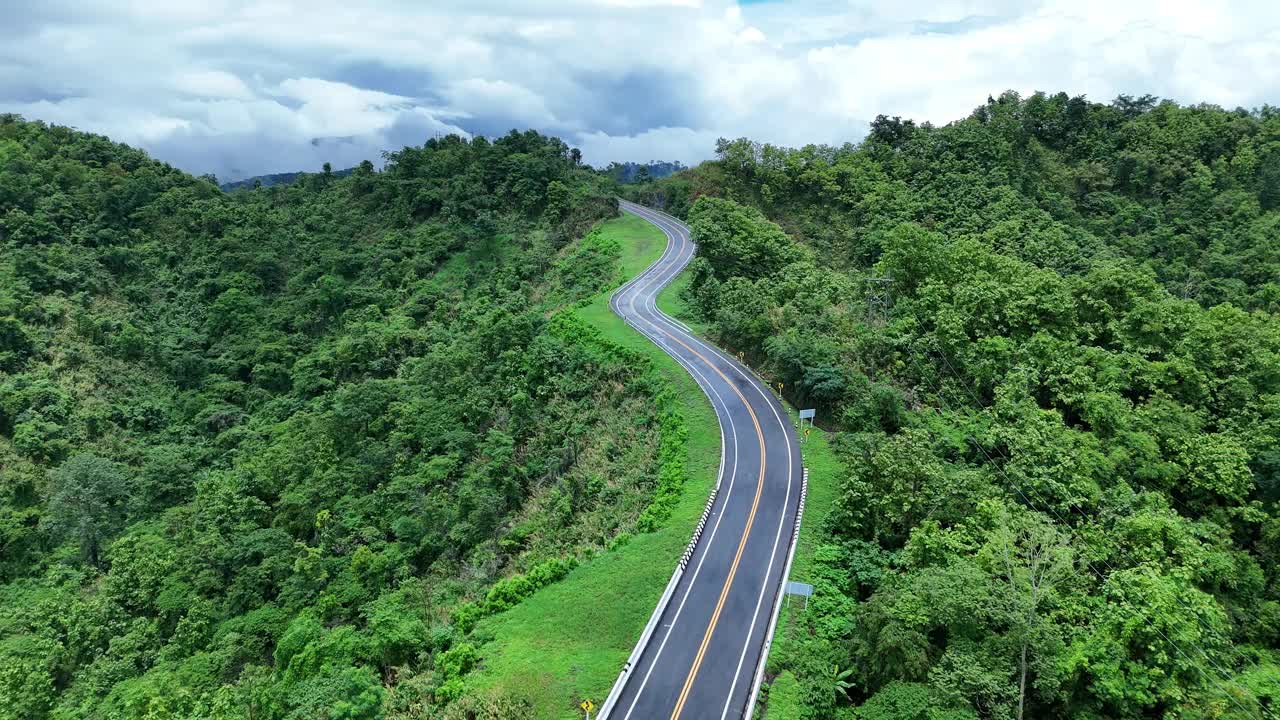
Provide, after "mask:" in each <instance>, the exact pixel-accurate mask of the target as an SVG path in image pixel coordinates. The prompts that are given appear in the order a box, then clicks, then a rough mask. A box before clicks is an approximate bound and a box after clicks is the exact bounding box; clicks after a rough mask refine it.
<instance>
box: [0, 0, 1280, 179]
mask: <svg viewBox="0 0 1280 720" xmlns="http://www.w3.org/2000/svg"><path fill="white" fill-rule="evenodd" d="M0 10H2V12H3V17H4V21H3V23H0V112H15V113H18V114H20V115H23V116H24V117H26V118H28V119H40V120H45V121H47V122H52V123H58V124H61V125H70V126H72V127H75V128H78V129H80V130H86V131H91V132H97V133H103V134H106V135H108V136H110V137H111V138H112V139H115V140H118V141H121V142H126V143H129V144H131V145H134V146H137V147H142V148H144V149H146V150H147V151H149V152H150V153H151V154H152V155H154V156H155V157H158V158H160V159H162V160H165V161H167V162H170V163H172V164H174V165H176V166H178V167H180V168H182V169H184V170H188V171H190V172H193V173H197V174H203V173H214V174H216V175H217V176H218V177H219V179H221V180H234V179H239V178H243V177H247V176H252V175H259V174H265V173H272V172H288V171H296V170H316V169H318V168H319V167H320V165H321V164H323V163H324V162H331V163H332V164H333V166H334V167H335V168H341V167H349V166H351V165H354V164H356V163H358V162H359V161H361V160H364V159H373V160H375V161H376V160H377V159H378V158H379V156H380V153H381V152H382V151H383V150H389V149H392V150H393V149H396V148H399V147H403V146H405V145H418V144H421V143H422V142H424V141H425V140H426V139H428V138H430V137H432V136H435V135H438V134H445V133H460V134H464V135H489V136H493V135H499V134H502V133H505V132H506V131H508V130H510V129H511V128H521V129H523V128H534V129H537V130H539V131H542V132H546V133H550V134H554V135H558V136H560V137H562V138H564V139H565V141H566V142H568V143H569V144H570V145H573V146H575V147H578V148H581V149H582V151H583V155H584V158H585V160H586V161H587V162H590V163H592V164H595V165H604V164H607V163H609V162H610V161H614V160H617V161H625V160H635V161H642V162H643V161H647V160H679V161H681V162H684V163H686V164H693V163H696V162H698V161H700V160H703V159H706V158H708V157H710V156H711V155H712V154H713V153H714V147H715V141H716V139H717V138H719V137H730V138H736V137H743V136H747V137H751V138H752V139H755V140H759V141H762V142H770V143H775V144H782V145H788V146H800V145H805V144H809V143H827V144H840V143H844V142H851V141H857V140H859V139H861V138H862V137H863V136H864V135H865V134H866V130H867V124H868V123H869V122H870V121H871V120H872V119H873V118H875V116H876V115H879V114H885V115H890V116H893V115H898V116H902V117H907V118H912V119H915V120H917V121H930V122H933V123H935V124H943V123H946V122H949V121H952V120H956V119H960V118H963V117H964V116H966V115H967V114H968V113H969V112H970V111H971V110H972V109H973V108H974V107H976V106H977V105H979V104H981V103H983V102H984V101H985V100H986V98H987V96H988V95H999V94H1000V93H1001V92H1003V91H1005V90H1015V91H1017V92H1020V93H1023V94H1024V95H1025V94H1029V93H1031V92H1034V91H1037V90H1043V91H1046V92H1050V93H1053V92H1058V91H1064V92H1067V93H1069V94H1071V95H1086V96H1088V97H1089V98H1090V99H1093V100H1098V101H1109V100H1111V99H1112V98H1114V97H1115V96H1116V95H1118V94H1121V93H1126V94H1132V95H1141V94H1144V93H1152V94H1155V95H1157V96H1160V97H1163V98H1171V99H1174V100H1177V101H1179V102H1183V103H1198V102H1208V103H1214V104H1218V105H1222V106H1224V107H1229V108H1234V107H1237V106H1243V107H1249V108H1252V107H1257V106H1261V105H1262V104H1264V103H1269V104H1273V105H1274V104H1280V72H1278V71H1277V68H1280V3H1277V2H1275V1H1274V0H1267V1H1256V0H1222V1H1221V2H1202V1H1196V2H1181V1H1179V0H1105V1H1103V0H1043V1H1031V2H1015V1H1013V0H983V1H982V2H974V1H970V0H936V1H932V2H925V1H923V0H893V1H891V2H865V1H863V0H846V1H843V2H837V1H836V0H814V1H813V2H782V1H781V0H771V1H765V2H759V1H755V2H736V1H733V0H723V1H721V0H555V1H554V2H541V1H540V0H430V1H429V2H412V1H408V0H405V1H403V2H362V3H352V2H349V1H348V0H258V1H245V2H239V1H235V0H201V1H200V2H190V3H187V2H183V1H182V0H164V1H161V0H115V1H114V2H105V1H102V0H40V1H39V2H26V0H0Z"/></svg>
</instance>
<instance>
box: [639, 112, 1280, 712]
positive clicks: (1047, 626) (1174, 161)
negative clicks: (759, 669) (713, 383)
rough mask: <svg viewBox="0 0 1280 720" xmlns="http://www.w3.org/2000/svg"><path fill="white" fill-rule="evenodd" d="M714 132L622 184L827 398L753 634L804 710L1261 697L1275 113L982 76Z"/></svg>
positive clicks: (1271, 656)
mask: <svg viewBox="0 0 1280 720" xmlns="http://www.w3.org/2000/svg"><path fill="white" fill-rule="evenodd" d="M718 152H719V158H718V160H716V161H714V162H711V163H707V164H705V165H703V166H701V167H698V168H694V169H692V170H690V171H686V172H685V173H681V174H678V175H676V176H673V178H671V179H670V180H666V181H662V182H660V183H657V184H652V185H650V186H647V187H638V188H634V189H633V190H631V192H633V193H634V194H635V196H636V197H638V198H640V199H642V200H646V201H649V202H654V203H659V204H662V205H664V206H665V207H667V208H668V209H670V210H671V211H673V212H677V213H680V214H683V215H686V216H687V218H688V220H689V224H690V226H691V227H692V229H693V232H694V239H695V241H697V242H698V243H699V244H700V249H699V258H698V259H697V260H695V263H694V265H693V268H692V273H691V281H690V284H689V288H688V291H687V292H688V296H689V300H690V301H691V304H692V305H693V306H694V307H695V308H696V310H697V312H699V313H700V314H701V315H702V316H703V317H704V318H705V319H706V320H708V321H710V323H711V328H712V331H713V332H714V333H715V334H716V335H717V336H718V338H719V339H720V340H721V341H722V342H723V343H724V344H726V345H728V346H730V347H731V348H733V349H734V350H741V351H744V352H745V353H746V355H747V357H748V358H749V359H751V360H752V361H753V362H754V363H756V364H757V365H758V366H759V367H760V368H761V369H762V371H764V372H765V373H766V374H768V375H769V376H771V377H772V378H774V379H776V380H777V381H780V382H784V383H785V387H786V388H787V392H788V394H789V396H790V397H791V399H792V400H793V401H795V402H796V403H797V404H798V405H800V406H802V407H817V408H819V416H820V417H825V418H827V419H828V420H827V423H829V426H830V427H831V429H833V430H835V431H837V434H836V437H835V446H836V448H837V450H838V453H839V455H840V457H841V458H842V460H843V464H844V466H845V469H844V471H843V475H842V477H841V478H840V481H839V487H838V488H837V500H836V503H835V505H834V507H833V508H831V509H830V512H829V513H828V514H827V520H826V523H825V525H824V527H823V528H822V533H823V538H824V543H823V545H822V546H821V547H820V548H819V549H818V550H817V551H816V556H817V557H816V560H817V566H818V570H817V571H816V572H817V575H818V576H817V577H815V578H798V579H800V580H811V581H813V582H815V584H816V586H817V594H816V595H815V597H814V598H813V601H812V606H811V611H810V612H808V613H807V614H806V615H804V616H803V620H802V622H803V624H804V630H803V633H802V637H803V638H804V640H803V642H801V643H800V644H798V645H793V646H788V647H787V648H786V649H785V650H784V651H783V652H782V653H781V654H780V655H779V656H777V657H775V658H774V660H773V670H774V671H780V670H789V671H791V672H792V674H793V675H794V676H796V677H798V678H799V682H800V689H799V692H801V693H802V694H803V697H804V698H805V705H806V712H807V713H808V716H809V717H813V718H828V717H833V716H834V717H850V718H864V719H867V720H870V719H871V718H876V719H877V720H881V719H886V718H894V719H904V718H912V719H921V720H923V719H925V718H929V719H935V718H974V717H977V718H1104V717H1105V718H1140V717H1145V718H1174V717H1178V718H1183V717H1185V718H1191V717H1196V718H1202V717H1203V718H1214V717H1218V718H1233V719H1241V720H1243V719H1244V718H1260V717H1270V716H1272V715H1274V713H1275V712H1277V710H1278V709H1280V663H1278V660H1280V557H1278V556H1277V551H1276V548H1277V544H1276V543H1277V540H1280V489H1278V488H1280V316H1278V315H1277V313H1280V302H1278V301H1280V208H1277V205H1276V202H1275V197H1273V196H1274V195H1275V194H1276V187H1277V185H1276V181H1275V171H1274V165H1275V163H1277V162H1280V113H1277V112H1275V110H1274V109H1272V108H1264V109H1262V110H1260V111H1255V112H1246V111H1224V110H1221V109H1219V108H1215V107H1209V106H1193V107H1181V106H1178V105H1176V104H1173V103H1169V102H1163V103H1157V102H1156V101H1155V100H1154V99H1153V98H1150V97H1145V98H1137V99H1134V98H1127V97H1122V98H1120V99H1119V100H1117V101H1116V102H1115V103H1113V104H1109V105H1103V104H1097V103H1091V102H1088V101H1086V100H1084V99H1083V98H1068V97H1067V96H1065V95H1056V96H1045V95H1040V94H1037V95H1034V96H1032V97H1029V98H1026V99H1021V98H1019V97H1017V96H1016V95H1014V94H1011V93H1010V94H1006V95H1004V96H1002V97H1000V98H999V99H993V100H991V101H990V102H988V103H987V104H985V105H983V106H982V107H979V108H978V109H977V110H975V111H974V113H973V114H972V115H971V116H970V117H969V118H967V119H965V120H962V121H959V122H956V123H953V124H951V125H948V126H946V127H932V126H929V125H927V124H926V125H915V124H913V123H911V122H909V121H902V120H901V119H899V118H892V119H889V118H879V119H877V121H876V122H875V123H873V125H872V128H871V133H870V135H869V137H868V138H867V139H866V140H865V141H864V142H863V143H861V144H859V145H857V146H852V145H850V146H845V147H841V148H830V147H814V146H810V147H806V148H803V149H800V150H788V149H783V148H776V147H772V146H768V145H763V146H762V145H758V144H756V143H753V142H750V141H748V140H736V141H722V142H721V143H720V145H719V147H718ZM695 200H696V202H695ZM833 668H834V669H835V671H834V672H833V671H832V669H833ZM1268 713H1269V714H1268Z"/></svg>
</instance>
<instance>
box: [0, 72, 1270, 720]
mask: <svg viewBox="0 0 1280 720" xmlns="http://www.w3.org/2000/svg"><path fill="white" fill-rule="evenodd" d="M716 151H717V158H716V160H714V161H710V162H707V163H704V164H702V165H699V166H697V167H694V168H689V169H682V170H680V171H679V172H676V173H675V174H673V175H671V176H670V177H665V178H661V179H658V180H652V179H648V178H652V177H653V175H651V174H650V173H649V172H648V170H647V166H646V172H645V173H639V172H638V171H637V172H636V173H628V174H627V177H626V178H625V179H626V180H627V181H628V184H627V185H626V186H625V187H620V186H619V185H618V180H619V179H622V178H619V177H618V176H617V174H616V173H614V174H612V175H611V174H610V173H609V172H608V171H605V172H597V171H593V170H591V169H589V168H586V167H584V166H582V165H581V162H580V160H581V157H580V155H579V154H578V153H577V151H576V150H573V149H571V148H569V147H567V146H566V145H565V144H564V143H563V142H561V141H559V140H556V139H554V138H549V137H545V136H542V135H539V134H537V133H534V132H523V133H521V132H512V133H511V134H509V135H506V136H503V137H500V138H495V139H491V140H490V139H485V138H475V139H472V140H467V139H463V138H459V137H456V136H450V137H442V138H435V139H432V140H429V141H427V142H426V143H425V144H424V145H422V146H416V147H407V148H404V149H402V150H398V151H394V152H389V153H387V154H386V155H385V157H384V158H383V164H382V166H381V167H380V168H375V166H374V165H373V163H372V162H366V163H363V164H361V165H360V166H358V167H356V168H353V169H352V170H351V171H350V173H349V174H346V173H345V172H344V173H336V172H332V171H330V170H328V169H326V170H325V171H322V172H318V173H306V174H303V175H300V176H298V177H296V178H293V179H292V180H293V181H292V182H291V183H289V184H281V185H275V186H270V187H268V186H265V185H261V186H259V187H252V186H250V187H244V188H241V189H238V190H235V191H234V192H224V191H222V190H220V189H219V188H218V187H217V185H216V184H215V181H213V180H212V179H211V178H196V177H192V176H190V175H188V174H185V173H182V172H179V171H178V170H175V169H174V168H172V167H169V166H168V165H165V164H163V163H160V162H157V161H154V160H152V159H150V158H149V157H147V156H146V155H145V154H144V153H142V152H140V151H138V150H135V149H132V148H129V147H127V146H124V145H119V144H115V143H112V142H111V141H109V140H108V139H107V138H103V137H100V136H95V135H91V134H86V133H81V132H77V131H74V130H71V129H69V128H63V127H57V126H49V125H46V124H44V123H41V122H34V121H33V122H29V121H25V120H23V119H21V118H18V117H15V116H2V117H0V718H3V719H6V720H7V719H8V718H15V719H19V718H21V719H23V720H26V719H33V720H53V719H57V720H71V719H73V718H93V719H98V718H101V719H104V720H107V719H110V720H114V719H117V718H120V719H123V718H149V719H152V720H161V719H165V718H209V719H213V718H218V719H220V720H222V719H225V720H232V719H244V720H248V719H249V718H254V719H258V718H264V719H276V718H280V719H283V718H291V719H292V718H297V719H301V718H322V719H324V718H334V719H337V718H350V719H355V718H383V717H385V718H406V719H407V718H427V717H465V718H473V717H493V718H497V717H516V716H518V715H521V714H524V713H523V712H522V710H521V709H520V708H519V707H515V706H506V705H500V704H498V705H488V706H480V705H477V704H476V703H475V702H472V699H471V698H469V697H468V696H467V692H468V691H467V687H466V684H465V680H464V679H465V677H466V675H467V673H468V672H470V671H471V669H472V668H473V667H474V666H475V665H476V663H477V662H478V657H479V654H478V650H477V647H478V646H481V645H482V644H483V642H484V638H482V637H481V638H477V637H475V628H476V627H477V625H478V624H481V623H479V621H480V620H482V619H483V618H484V617H485V616H487V615H492V614H494V613H499V612H502V611H503V610H505V609H507V608H510V607H512V606H514V605H516V604H518V603H520V602H521V601H522V600H523V599H524V598H526V597H528V596H529V595H531V594H532V593H534V592H536V591H537V590H538V589H539V588H540V587H542V586H545V585H547V584H549V583H552V582H555V581H556V580H558V579H559V578H561V577H563V576H564V575H565V574H566V573H568V572H569V571H570V570H571V569H572V568H573V567H574V566H575V565H576V564H577V563H579V562H581V560H582V559H583V558H589V557H590V556H591V555H592V554H593V553H596V552H599V551H600V550H602V549H604V548H606V547H609V546H610V545H611V544H613V543H616V542H619V541H621V540H622V539H625V537H626V536H627V535H628V534H629V533H633V532H643V531H645V530H646V529H651V528H653V527H655V526H656V525H657V524H660V523H661V522H662V519H663V514H664V512H667V510H668V508H669V505H670V500H671V496H672V493H678V491H679V490H678V488H674V487H672V486H671V484H670V480H671V478H670V473H668V472H665V471H664V467H665V466H664V462H665V458H666V457H667V456H668V455H670V452H669V450H668V449H666V448H669V446H670V438H671V437H672V436H673V435H678V430H679V429H678V428H676V427H674V425H678V423H677V422H676V421H675V420H673V419H672V418H671V417H670V416H669V415H670V414H669V412H667V411H666V410H664V407H665V405H664V400H663V398H664V392H665V391H664V389H663V386H662V384H661V382H659V380H658V379H657V378H656V377H655V375H654V373H653V372H652V371H651V369H650V368H649V367H648V366H647V365H646V363H645V362H643V361H642V360H641V359H640V358H639V357H638V356H636V355H635V354H634V353H630V352H627V351H625V350H623V349H622V348H619V347H618V346H616V345H613V344H611V343H610V342H608V341H606V340H605V339H604V338H602V337H601V336H600V335H599V333H598V332H596V331H594V330H593V328H591V327H589V326H587V325H586V324H585V323H583V322H582V321H581V320H579V319H578V318H577V317H576V316H575V315H574V314H573V313H571V312H566V309H567V308H571V307H573V306H574V305H575V304H578V303H581V302H583V301H585V300H586V299H588V298H591V297H595V296H596V295H598V293H600V292H602V291H604V290H606V289H608V288H609V287H611V286H612V285H614V284H616V283H617V282H618V281H619V280H620V279H621V278H620V277H619V270H618V268H619V267H620V265H619V260H618V258H619V255H620V249H619V247H618V245H617V243H616V242H614V241H612V240H610V239H609V238H608V237H605V236H603V235H601V234H600V233H598V232H597V231H595V230H593V228H594V227H595V226H596V224H597V222H598V221H599V220H601V219H604V218H608V217H612V216H614V215H615V214H616V212H617V207H616V203H615V201H614V200H613V199H612V197H613V195H614V194H615V193H617V192H624V193H626V194H627V195H629V196H631V197H633V198H635V199H637V200H640V201H643V202H647V203H649V204H652V205H655V206H658V207H662V208H664V209H666V210H668V211H669V212H672V213H673V214H676V215H678V216H680V217H683V218H687V220H688V221H689V224H690V225H691V227H692V229H693V231H694V237H695V240H696V241H697V242H698V244H699V256H698V258H697V259H696V260H695V261H694V263H693V264H692V265H691V267H690V270H689V271H688V277H687V280H686V281H685V290H684V291H683V293H684V300H685V304H686V305H687V306H688V307H689V308H690V309H691V312H693V313H694V314H695V315H696V316H697V318H698V319H700V320H701V321H702V322H703V323H705V326H706V327H707V328H708V330H709V332H710V333H711V335H712V336H713V337H714V339H715V340H716V341H718V342H719V343H721V344H722V345H724V346H726V347H728V348H730V349H732V350H734V351H735V352H736V351H741V352H743V353H744V355H745V357H746V358H747V359H748V361H749V362H751V363H752V364H753V365H754V366H755V367H756V368H757V369H758V370H759V371H760V372H761V373H762V374H764V375H766V376H767V377H769V378H771V379H772V380H775V381H776V382H780V383H783V386H784V388H785V394H786V396H787V399H788V400H789V401H791V402H792V403H793V404H794V405H797V406H801V407H812V408H816V409H817V411H818V421H819V423H820V425H822V427H823V428H825V429H826V430H827V431H829V433H830V437H831V447H832V448H834V452H835V454H836V456H837V458H838V460H839V467H840V470H839V472H838V474H837V477H836V480H835V482H836V487H835V493H834V497H835V500H834V501H833V502H832V503H831V505H830V507H826V508H821V509H820V512H819V511H818V510H815V509H812V508H811V509H810V510H808V511H807V513H809V515H812V516H814V517H821V518H822V520H821V524H820V526H818V527H817V528H816V530H817V532H818V533H819V537H820V542H819V543H818V544H817V546H816V548H815V549H814V550H813V558H812V562H811V563H809V567H812V568H814V570H813V575H812V577H802V578H793V579H797V580H801V581H806V582H811V583H813V584H814V586H815V594H814V596H813V597H812V598H811V600H810V602H809V603H808V605H807V607H806V608H805V610H804V611H803V612H800V613H794V614H789V615H788V616H787V617H788V620H787V621H788V622H789V623H792V624H794V625H795V627H793V628H790V629H789V630H790V631H794V632H791V636H794V637H796V638H798V641H794V642H793V641H788V642H785V643H780V644H779V645H777V646H776V647H775V652H774V653H773V655H772V656H771V658H770V665H769V673H768V676H769V679H770V681H771V682H770V689H768V690H767V693H770V694H773V693H775V692H776V693H777V700H778V701H777V702H774V701H772V700H770V701H769V702H768V703H767V704H766V705H765V708H764V712H765V713H766V717H768V718H771V720H782V719H783V718H790V717H799V718H806V719H807V718H839V719H841V720H971V719H975V718H982V719H984V720H985V719H988V718H990V719H993V720H996V719H998V720H1012V719H1013V718H1017V719H1019V720H1022V719H1024V718H1080V719H1082V720H1094V719H1101V718H1153V719H1154V718H1170V719H1172V718H1223V719H1228V718H1229V719H1231V720H1245V719H1253V718H1269V717H1275V716H1276V713H1277V712H1280V318H1278V317H1277V314H1278V313H1280V111H1277V110H1275V109H1273V108H1268V107H1264V108H1261V109H1259V110H1255V111H1245V110H1235V111H1228V110H1223V109H1220V108H1217V107H1210V106H1180V105H1178V104H1175V103H1172V102H1167V101H1166V102H1159V101H1157V100H1156V99H1155V98H1151V97H1138V98H1133V97H1125V96H1122V97H1120V98H1118V99H1117V100H1116V101H1114V102H1111V103H1097V102H1092V101H1089V100H1087V99H1085V98H1080V97H1075V98H1073V97H1068V96H1066V95H1063V94H1059V95H1043V94H1036V95H1033V96H1030V97H1026V98H1022V97H1019V96H1017V95H1015V94H1012V93H1007V94H1005V95H1002V96H1001V97H999V98H991V99H989V100H988V102H987V103H985V104H983V105H982V106H980V107H978V108H977V109H976V110H975V111H974V112H973V113H972V114H971V115H970V116H969V117H967V118H965V119H963V120H960V121H957V122H954V123H952V124H949V125H946V126H945V127H935V126H932V125H929V124H921V125H917V124H915V123H913V122H911V121H905V120H902V119H900V118H887V117H880V118H877V119H876V121H875V122H874V123H872V125H871V128H870V133H869V134H868V136H867V137H866V139H865V140H863V141H862V142H860V143H858V144H849V145H845V146H842V147H827V146H809V147H805V148H801V149H787V148H779V147H773V146H769V145H761V144H759V143H755V142H752V141H750V140H747V139H740V140H732V141H729V140H725V141H721V142H720V143H719V144H718V146H717V148H716ZM672 169H674V168H672ZM615 170H616V168H615ZM646 176H648V178H647V177H646ZM809 522H812V521H810V520H809V519H807V518H806V523H809ZM655 561H656V560H655ZM784 685H789V686H790V687H791V689H792V690H793V691H794V694H795V695H796V697H797V698H798V702H795V703H793V704H790V705H785V704H784V703H782V702H781V700H780V697H781V695H782V691H781V688H782V687H783V686H784Z"/></svg>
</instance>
